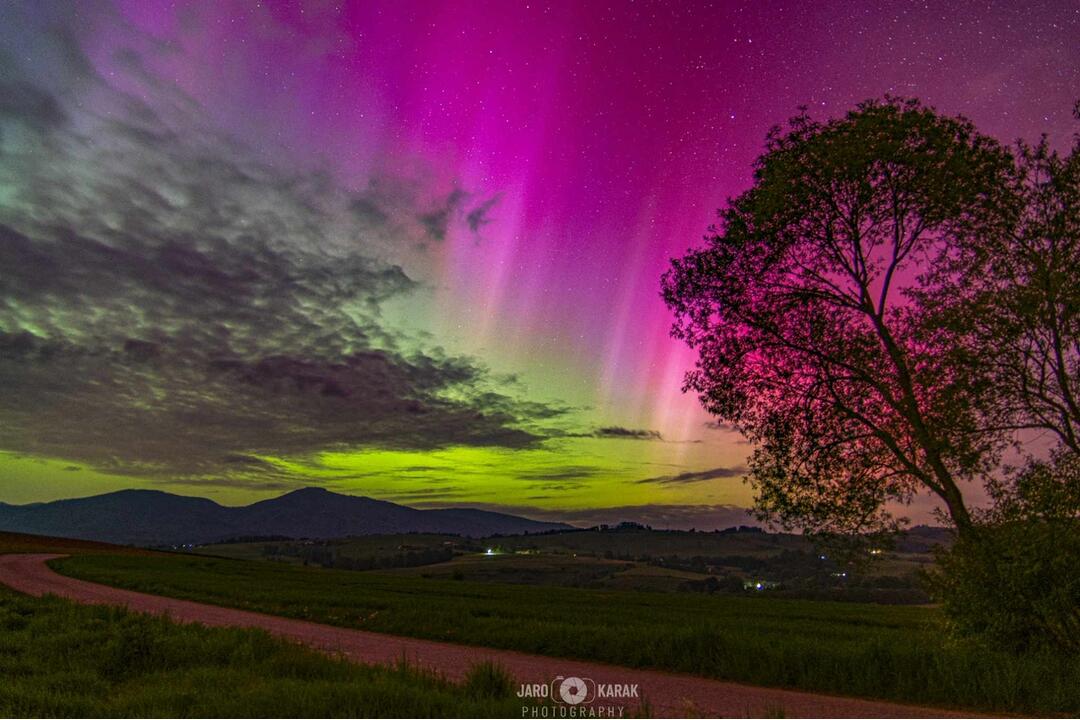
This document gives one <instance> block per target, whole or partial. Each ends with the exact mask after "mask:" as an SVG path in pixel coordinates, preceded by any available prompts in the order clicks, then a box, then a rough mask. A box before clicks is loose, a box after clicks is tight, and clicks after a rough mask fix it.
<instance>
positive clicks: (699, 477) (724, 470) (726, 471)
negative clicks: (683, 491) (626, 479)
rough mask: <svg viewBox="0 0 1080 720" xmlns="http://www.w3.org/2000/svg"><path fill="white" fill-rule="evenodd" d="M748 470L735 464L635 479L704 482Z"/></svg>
mask: <svg viewBox="0 0 1080 720" xmlns="http://www.w3.org/2000/svg"><path fill="white" fill-rule="evenodd" d="M747 472H749V470H748V469H747V468H746V467H744V466H742V465H736V466H735V467H718V468H712V469H711V470H698V471H694V472H684V473H679V474H678V475H660V476H657V477H650V478H645V479H644V480H637V481H635V482H637V483H655V484H658V485H686V484H689V483H697V482H704V481H705V480H716V479H717V478H738V477H743V476H745V475H746V473H747Z"/></svg>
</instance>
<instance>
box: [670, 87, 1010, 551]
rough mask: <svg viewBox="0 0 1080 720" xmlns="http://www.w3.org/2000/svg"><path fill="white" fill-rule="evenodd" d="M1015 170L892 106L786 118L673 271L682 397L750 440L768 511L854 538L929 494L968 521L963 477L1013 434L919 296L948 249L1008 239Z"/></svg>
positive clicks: (975, 472) (971, 136) (959, 136)
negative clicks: (700, 241) (686, 358)
mask: <svg viewBox="0 0 1080 720" xmlns="http://www.w3.org/2000/svg"><path fill="white" fill-rule="evenodd" d="M1012 167H1013V162H1012V157H1011V156H1010V154H1009V152H1008V151H1007V150H1006V149H1005V148H1003V147H1002V146H1000V145H999V144H998V143H997V142H996V141H994V140H992V139H990V138H988V137H985V136H982V135H980V134H979V133H977V132H976V131H975V129H974V127H973V126H972V125H971V124H970V123H969V122H967V121H966V120H963V119H957V118H948V117H943V116H941V115H939V114H937V113H936V112H934V111H933V110H932V109H929V108H926V107H924V106H922V105H920V104H919V103H918V102H917V101H912V100H897V99H893V98H886V99H885V100H883V101H871V102H866V103H863V104H861V105H859V106H858V107H857V108H856V109H855V110H854V111H852V112H850V113H849V114H848V115H847V116H845V117H843V118H840V119H836V120H832V121H828V122H818V121H815V120H813V119H811V118H810V117H809V116H808V115H807V114H806V113H805V111H804V112H803V113H802V114H800V115H799V116H797V117H795V118H794V119H793V120H791V121H790V124H789V126H788V127H787V128H784V129H781V128H775V129H774V130H773V131H772V132H771V133H770V135H769V137H768V139H767V146H766V152H765V154H764V155H763V156H762V157H761V158H759V160H758V162H757V165H756V168H755V175H754V184H753V186H752V188H751V189H750V190H748V191H747V192H745V193H743V194H742V195H740V196H738V197H737V198H734V199H733V200H731V201H730V202H729V204H728V206H727V207H726V208H725V209H723V210H722V211H721V212H720V222H719V224H718V226H717V227H715V228H713V229H712V234H711V236H709V237H707V238H706V243H707V244H706V246H705V247H704V248H702V249H698V250H694V251H691V252H690V253H689V254H687V255H686V256H685V257H682V258H679V259H676V260H674V261H673V263H672V267H671V269H670V270H669V271H668V272H667V273H666V274H665V276H664V280H663V295H664V299H665V301H666V302H667V303H668V305H669V306H670V307H671V308H672V309H673V310H674V312H675V314H676V323H675V326H674V329H673V335H674V336H675V337H677V338H681V339H682V340H684V341H686V342H687V343H688V344H689V345H690V346H691V347H693V348H695V349H697V350H698V354H699V359H698V363H697V368H696V370H694V371H693V372H691V373H690V374H689V375H688V376H687V380H686V385H685V388H684V389H687V390H693V391H696V392H697V393H698V394H699V396H700V398H701V401H702V403H703V405H704V407H705V408H706V409H707V410H708V411H710V412H711V413H713V414H715V415H717V416H719V417H720V418H721V419H722V420H723V421H725V422H728V423H731V424H732V425H733V426H734V427H735V428H736V429H738V430H739V431H740V432H741V433H743V434H744V435H745V436H746V437H747V438H748V439H750V440H751V441H752V442H753V444H754V445H755V446H756V450H755V452H754V454H753V457H752V459H751V482H752V483H753V485H754V487H755V489H756V491H757V508H758V511H759V512H760V514H761V515H762V517H764V518H767V519H770V520H774V521H778V522H780V523H781V524H783V525H785V526H792V525H798V526H802V527H805V528H808V529H811V530H817V531H822V532H838V533H850V532H854V531H861V530H867V529H883V528H888V527H891V526H893V525H895V523H896V520H895V518H893V517H892V516H891V515H890V514H889V512H888V511H887V510H886V503H887V502H888V501H890V500H895V501H901V502H904V501H909V500H910V499H911V498H912V497H913V496H914V495H915V494H916V493H919V492H922V491H925V490H929V491H931V492H933V493H934V494H935V495H937V496H938V497H940V498H941V500H942V501H943V502H944V504H945V506H946V507H947V509H948V513H949V515H950V516H951V518H952V520H953V522H954V523H955V525H956V527H957V529H958V530H959V531H960V532H961V533H962V534H963V533H967V532H968V531H969V530H970V529H971V527H972V519H971V515H970V512H969V510H968V507H967V505H966V504H965V501H964V497H963V493H962V489H961V488H962V486H963V484H964V483H965V482H966V481H968V480H971V479H974V478H977V477H980V476H981V475H982V474H983V473H985V472H987V471H988V470H989V469H990V468H991V467H993V466H994V464H995V463H996V461H997V459H998V456H999V453H1000V449H1001V447H1002V444H1003V442H1004V441H1005V436H1004V432H1005V431H1004V430H1003V429H1001V428H1000V425H1001V424H1002V423H1001V419H1000V418H999V417H997V416H996V415H995V414H994V413H995V412H997V407H996V405H995V404H994V403H993V402H991V401H990V399H989V398H990V393H989V389H990V383H991V382H992V378H991V376H990V375H988V374H987V373H982V372H971V371H970V368H972V367H979V365H978V364H977V363H974V362H973V358H972V354H973V353H974V352H977V351H978V349H977V347H976V344H975V343H967V342H956V339H957V333H955V332H951V331H945V330H943V329H942V327H941V325H940V322H939V320H940V318H938V317H937V316H936V315H935V314H934V312H933V311H934V309H935V308H933V307H930V306H928V305H927V303H926V295H925V293H923V292H922V291H924V290H925V289H926V284H927V283H928V282H930V273H928V270H929V267H928V265H929V263H930V261H931V260H932V259H934V258H937V257H941V256H943V255H947V254H948V250H949V248H953V247H959V246H965V245H970V244H974V242H975V239H976V238H981V237H984V236H987V235H992V234H995V233H1001V232H1003V231H1004V230H1003V228H1004V227H1005V226H1006V225H1007V224H1008V219H1009V212H1008V210H1009V208H1011V207H1013V205H1012V204H1011V203H1012V202H1013V201H1012V200H1011V197H1012V196H1011V193H1010V192H1009V180H1010V174H1011V171H1012Z"/></svg>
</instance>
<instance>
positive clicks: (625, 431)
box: [593, 426, 664, 440]
mask: <svg viewBox="0 0 1080 720" xmlns="http://www.w3.org/2000/svg"><path fill="white" fill-rule="evenodd" d="M593 435H594V437H598V438H618V439H625V440H663V439H664V438H663V436H661V435H660V433H659V431H657V430H638V429H634V428H624V427H618V426H611V427H602V428H600V429H598V430H596V432H594V433H593Z"/></svg>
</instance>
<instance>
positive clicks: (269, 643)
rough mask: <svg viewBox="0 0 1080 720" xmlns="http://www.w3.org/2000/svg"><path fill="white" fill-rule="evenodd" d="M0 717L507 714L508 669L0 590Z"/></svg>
mask: <svg viewBox="0 0 1080 720" xmlns="http://www.w3.org/2000/svg"><path fill="white" fill-rule="evenodd" d="M0 677H2V678H3V681H2V682H0V717H511V716H514V717H516V716H518V715H520V714H521V700H519V699H518V698H516V697H514V696H513V693H512V689H511V687H510V685H509V681H508V679H507V677H506V675H505V673H501V671H500V670H499V669H498V668H494V667H491V666H481V667H478V668H476V669H475V670H474V672H473V673H472V674H471V675H470V676H469V677H468V678H467V679H466V681H465V682H464V683H463V684H461V685H456V684H452V683H449V682H446V681H444V680H443V679H441V678H439V677H436V676H434V675H432V674H430V673H426V672H423V671H421V670H418V669H416V668H411V667H407V666H401V667H397V668H384V667H371V666H364V665H357V664H355V663H351V662H348V661H345V660H340V659H334V658H331V657H327V656H324V655H321V654H319V653H317V652H315V651H313V650H308V649H306V648H303V647H301V646H298V645H294V644H291V643H288V642H285V641H283V640H278V639H276V638H272V637H271V636H270V635H268V634H266V633H264V632H261V631H257V630H246V629H244V630H241V629H224V628H206V627H202V626H197V625H178V624H175V623H172V622H170V621H168V620H165V619H163V618H157V617H151V616H148V615H139V614H135V613H130V612H127V611H124V610H121V609H117V608H108V607H97V606H83V605H76V604H74V603H70V602H67V601H64V600H60V599H57V598H51V597H50V598H29V597H26V596H23V595H18V594H16V593H13V592H11V591H9V590H7V589H4V588H2V587H0Z"/></svg>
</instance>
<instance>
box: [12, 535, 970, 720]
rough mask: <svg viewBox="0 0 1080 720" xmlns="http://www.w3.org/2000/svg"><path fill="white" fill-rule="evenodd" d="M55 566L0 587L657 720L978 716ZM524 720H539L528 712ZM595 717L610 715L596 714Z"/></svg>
mask: <svg viewBox="0 0 1080 720" xmlns="http://www.w3.org/2000/svg"><path fill="white" fill-rule="evenodd" d="M57 557H62V556H60V555H30V554H26V555H2V556H0V583H3V584H5V585H8V586H9V587H11V588H13V589H15V590H17V591H19V592H23V593H26V594H28V595H34V596H40V595H45V594H53V595H58V596H60V597H64V598H68V599H70V600H74V601H76V602H80V603H86V604H100V605H120V606H124V607H127V608H129V609H131V610H134V611H137V612H144V613H152V614H155V615H167V616H168V617H169V618H171V619H172V620H175V621H178V622H197V623H202V624H204V625H215V626H234V627H252V628H261V629H263V630H266V631H268V632H270V633H272V634H274V635H277V636H279V637H283V638H286V639H288V640H292V641H295V642H299V643H303V644H304V645H308V646H310V647H313V648H315V649H317V650H321V651H323V652H327V653H332V654H341V655H344V656H345V657H347V658H349V659H350V660H354V661H356V662H362V663H382V664H389V663H394V662H397V661H399V660H401V659H402V658H406V659H407V660H408V661H409V662H410V663H414V664H417V665H420V666H424V667H428V668H432V669H434V670H436V671H438V672H440V673H442V674H443V675H445V676H446V677H448V678H451V679H458V678H461V677H462V676H463V675H464V674H465V673H466V672H467V671H468V669H469V668H470V667H471V666H472V665H473V664H475V663H477V662H479V661H482V660H491V661H493V662H496V663H498V664H500V665H502V666H503V667H504V668H506V669H507V670H508V671H509V672H510V673H511V674H513V675H514V677H516V678H517V679H518V680H519V681H520V682H522V683H545V684H548V685H549V686H550V684H551V683H552V681H553V680H554V679H555V678H556V677H557V676H560V675H561V676H564V677H570V676H575V677H580V678H586V679H588V681H591V682H595V683H598V684H605V683H611V684H619V685H627V684H630V685H633V684H636V685H637V686H638V690H639V692H640V694H641V695H642V696H643V697H645V698H646V699H647V701H648V702H649V703H650V705H651V707H652V711H653V712H654V713H655V714H656V715H657V716H660V717H686V716H699V717H748V716H749V717H762V716H772V717H837V718H844V717H852V718H854V717H858V718H901V717H911V718H916V717H971V716H970V715H963V714H960V713H953V712H948V711H944V710H937V709H930V708H923V707H917V706H913V705H900V704H896V703H888V702H877V701H872V700H859V699H855V698H845V697H834V696H829V695H817V694H811V693H804V692H796V691H792V690H780V689H775V688H762V687H754V686H749V685H739V684H736V683H729V682H721V681H718V680H708V679H705V678H698V677H692V676H688V675H677V674H673V673H666V672H659V671H652V670H636V669H631V668H622V667H617V666H614V665H605V664H603V663H593V662H583V661H580V660H563V659H559V658H553V657H544V656H541V655H528V654H525V653H519V652H512V651H508V650H494V649H488V648H481V647H471V646H468V645H455V644H451V643H445V642H435V641H430V640H417V639H414V638H405V637H398V636H395V635H384V634H380V633H372V632H366V631H363V630H351V629H348V628H339V627H333V626H330V625H321V624H318V623H312V622H307V621H304V620H293V619H290V618H283V617H278V616H274V615H263V614H261V613H254V612H248V611H245V610H234V609H231V608H224V607H218V606H216V605H206V604H203V603H196V602H189V601H187V600H176V599H173V598H167V597H160V596H157V595H147V594H144V593H138V592H132V591H130V590H121V589H118V588H113V587H108V586H106V585H98V584H96V583H90V582H85V581H83V580H76V579H74V578H69V577H66V576H63V575H59V574H57V573H56V572H54V571H53V570H51V569H50V568H49V567H48V566H47V565H46V564H45V563H46V562H47V561H48V560H52V559H54V558H57ZM625 702H627V701H625V700H623V701H619V700H615V701H604V700H597V701H594V702H592V703H591V704H581V705H578V706H576V707H574V708H572V709H573V710H575V711H577V712H578V713H579V714H578V715H569V714H567V715H561V714H558V715H555V716H554V717H556V718H561V717H590V715H589V714H588V711H587V710H586V711H585V713H584V714H581V713H582V711H583V710H585V708H589V707H594V708H596V709H599V707H598V706H607V705H609V704H613V705H619V704H622V703H625ZM630 704H631V705H633V704H634V701H630ZM628 714H629V713H628ZM527 717H532V715H531V713H530V714H529V715H527ZM549 717H550V716H549ZM593 717H606V716H605V715H598V714H597V715H593Z"/></svg>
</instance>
